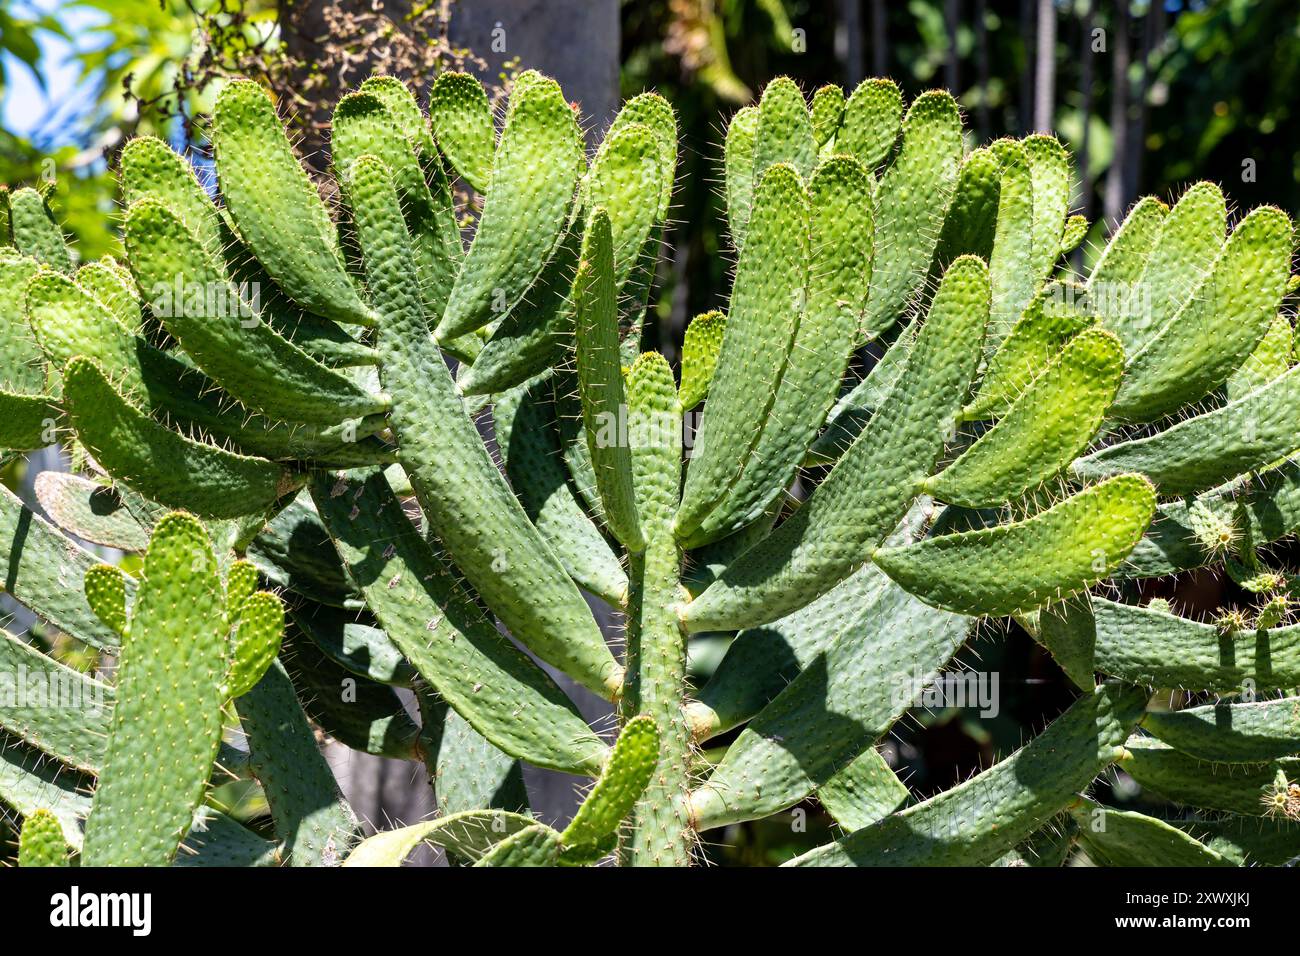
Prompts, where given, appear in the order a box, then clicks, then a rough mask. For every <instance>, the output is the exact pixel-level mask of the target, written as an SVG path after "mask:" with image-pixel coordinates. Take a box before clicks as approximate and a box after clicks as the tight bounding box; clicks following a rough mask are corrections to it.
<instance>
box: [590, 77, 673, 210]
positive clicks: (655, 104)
mask: <svg viewBox="0 0 1300 956" xmlns="http://www.w3.org/2000/svg"><path fill="white" fill-rule="evenodd" d="M631 124H638V125H641V126H644V127H646V128H647V129H649V130H650V131H651V132H652V133H654V135H655V140H656V141H657V142H658V144H659V167H658V172H659V177H660V195H659V211H658V214H657V218H658V219H660V220H662V219H664V218H665V217H666V216H667V215H668V207H669V206H670V205H671V204H672V200H673V184H674V182H675V180H676V176H677V117H676V115H675V114H674V113H673V108H672V106H671V105H670V104H669V102H668V101H667V100H666V99H664V98H663V97H662V96H660V95H659V94H658V93H642V94H640V95H639V96H634V97H632V98H631V99H630V100H628V101H627V102H626V103H624V104H623V108H622V109H621V110H619V111H618V115H617V116H615V117H614V122H613V123H611V124H610V127H609V132H608V133H606V134H605V135H606V138H607V139H608V138H609V137H611V136H613V135H614V134H615V133H617V132H618V131H619V130H621V129H622V128H623V127H624V126H627V125H631Z"/></svg>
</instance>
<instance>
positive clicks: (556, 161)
mask: <svg viewBox="0 0 1300 956" xmlns="http://www.w3.org/2000/svg"><path fill="white" fill-rule="evenodd" d="M435 129H436V123H435ZM582 163H583V156H582V134H581V132H580V131H579V129H578V124H577V120H576V118H575V117H574V115H573V110H572V109H571V108H570V106H569V104H568V103H567V102H566V101H565V99H564V94H563V93H561V92H560V88H559V86H558V85H557V84H556V83H555V81H553V80H542V79H538V80H536V81H535V82H533V83H529V84H527V85H525V86H523V87H517V88H516V90H515V96H513V97H512V101H511V106H510V113H509V116H508V118H507V119H506V125H505V129H504V130H503V131H502V133H501V143H500V145H499V147H498V149H497V152H496V164H495V166H494V168H493V172H492V188H491V190H490V191H489V192H488V196H487V201H486V203H485V204H484V207H483V218H482V219H481V220H480V222H479V226H478V231H477V232H476V233H475V234H474V242H473V244H472V245H471V246H470V249H469V252H468V253H467V254H466V256H465V261H464V264H463V265H462V267H461V271H460V274H459V275H458V276H457V277H456V284H455V285H454V286H453V287H452V290H451V298H450V300H449V301H448V303H447V311H446V312H445V313H444V314H443V315H442V319H441V321H440V322H439V323H438V326H437V329H436V333H437V337H438V339H439V341H446V340H448V339H453V338H456V337H457V336H460V335H464V334H465V333H467V332H473V331H474V330H475V329H478V328H481V327H483V326H484V325H487V324H488V323H489V322H490V321H492V320H493V319H494V318H501V317H503V316H505V315H506V314H508V313H509V312H510V311H511V310H512V309H514V308H515V306H516V305H518V304H519V302H520V300H521V299H522V298H523V297H524V295H525V294H526V293H527V292H528V289H529V287H530V286H531V285H532V284H533V281H534V280H535V279H536V278H537V276H538V274H539V273H540V272H541V270H542V267H543V265H544V264H545V263H546V261H547V259H549V258H550V257H551V254H552V253H553V252H554V251H555V248H556V247H557V246H558V245H559V243H560V241H561V240H562V239H563V238H564V230H565V226H566V224H567V223H568V220H569V212H570V209H571V207H572V204H573V194H574V187H575V185H576V183H577V178H578V175H579V171H580V170H579V167H580V165H581V164H582Z"/></svg>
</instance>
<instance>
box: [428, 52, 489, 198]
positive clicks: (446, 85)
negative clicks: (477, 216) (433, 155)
mask: <svg viewBox="0 0 1300 956" xmlns="http://www.w3.org/2000/svg"><path fill="white" fill-rule="evenodd" d="M429 125H430V126H431V127H432V128H433V135H434V137H435V138H436V139H437V143H438V148H439V150H441V151H442V154H443V155H444V156H446V157H447V162H449V163H451V165H452V168H453V169H455V170H456V172H457V173H458V174H459V175H460V178H461V179H463V180H465V182H467V183H469V185H470V186H471V187H472V188H473V189H474V191H475V192H479V193H486V192H487V191H488V187H489V186H490V185H491V183H492V155H493V153H495V152H496V130H494V129H493V128H492V107H491V104H489V103H488V97H487V92H486V91H485V90H484V89H483V84H482V83H480V82H479V81H478V80H477V79H476V78H474V77H473V76H470V75H469V74H468V73H453V72H446V73H439V74H438V78H437V79H436V80H434V81H433V86H431V87H430V88H429Z"/></svg>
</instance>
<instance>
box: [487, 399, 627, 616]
mask: <svg viewBox="0 0 1300 956" xmlns="http://www.w3.org/2000/svg"><path fill="white" fill-rule="evenodd" d="M620 374H621V373H620ZM492 417H493V420H494V422H495V425H496V439H497V447H498V448H500V449H501V458H502V461H503V462H504V464H505V470H506V478H507V479H509V481H510V487H511V488H513V489H514V491H515V494H517V495H518V496H519V500H520V502H521V503H522V504H523V506H524V512H525V513H526V514H527V515H528V519H529V520H530V521H531V522H532V523H533V525H534V526H535V527H536V528H537V530H538V531H539V532H541V534H542V537H544V538H545V539H546V541H547V543H548V544H549V545H550V546H551V548H552V549H553V550H554V551H555V555H556V557H558V558H559V559H560V561H561V563H563V565H564V569H565V570H566V571H568V572H569V577H571V578H573V580H574V581H575V582H577V583H578V584H579V585H580V586H582V587H584V588H586V589H587V590H588V591H590V592H591V593H593V594H595V595H597V596H599V597H601V598H603V599H604V600H605V601H606V602H607V603H609V604H613V605H619V604H622V603H623V602H624V601H625V599H626V596H627V574H626V572H625V571H624V570H623V567H622V565H621V564H620V562H619V559H618V556H617V555H615V553H614V551H613V549H612V548H611V547H610V545H609V543H608V542H607V541H606V540H605V536H604V535H603V534H601V531H600V529H599V528H597V527H596V524H595V522H593V521H592V519H591V518H589V517H588V516H587V513H586V512H585V511H584V510H583V508H582V506H581V505H580V504H578V499H577V496H576V495H575V494H574V492H573V489H572V488H571V487H570V485H569V477H568V472H567V471H566V470H565V467H564V462H563V459H562V458H561V452H560V438H559V434H558V432H557V431H556V426H555V420H554V417H555V408H554V402H553V401H552V392H551V383H550V381H549V376H544V377H542V378H541V379H538V380H534V381H532V382H528V383H526V384H524V385H521V386H519V387H518V388H516V389H512V390H511V391H509V392H507V393H506V394H505V395H502V396H500V397H499V398H498V399H497V401H496V404H495V405H494V406H493V409H492Z"/></svg>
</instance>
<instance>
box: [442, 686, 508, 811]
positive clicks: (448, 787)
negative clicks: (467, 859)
mask: <svg viewBox="0 0 1300 956" xmlns="http://www.w3.org/2000/svg"><path fill="white" fill-rule="evenodd" d="M432 698H433V695H432V694H429V693H420V694H419V702H420V715H421V722H422V727H421V742H422V744H423V749H424V762H425V766H426V767H428V769H429V772H430V776H431V779H430V783H431V784H432V785H433V791H434V795H435V796H436V798H437V800H438V813H439V814H440V815H442V816H447V815H449V814H453V813H460V812H462V811H464V810H483V809H489V810H507V811H510V812H512V813H513V812H517V813H522V814H524V815H527V814H528V812H529V811H528V793H527V790H526V789H525V787H524V776H523V764H522V763H521V762H520V761H519V760H517V759H515V758H514V757H511V756H510V755H509V754H507V753H505V752H504V751H501V750H498V749H497V748H496V747H494V746H493V745H492V744H491V743H490V742H489V741H488V740H487V739H486V738H484V737H483V735H482V734H480V733H479V732H478V731H476V730H475V729H474V728H473V727H471V726H470V725H469V724H468V723H466V722H465V719H464V718H463V717H461V716H460V714H458V713H456V711H454V710H452V709H451V708H450V707H448V706H447V705H446V704H445V703H443V702H442V701H439V700H434V699H432Z"/></svg>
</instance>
